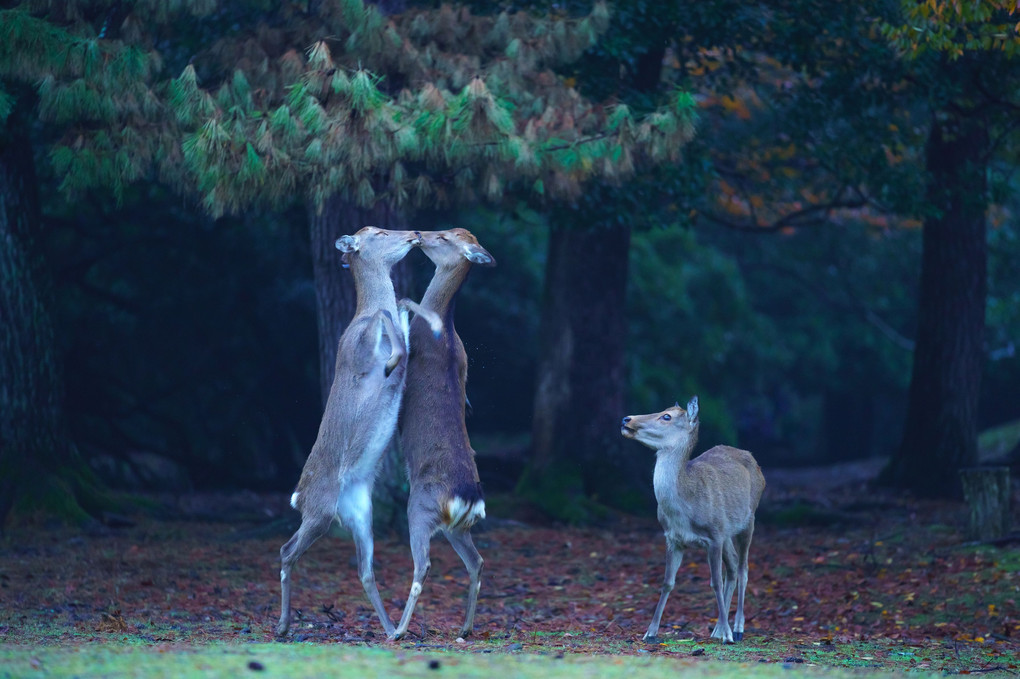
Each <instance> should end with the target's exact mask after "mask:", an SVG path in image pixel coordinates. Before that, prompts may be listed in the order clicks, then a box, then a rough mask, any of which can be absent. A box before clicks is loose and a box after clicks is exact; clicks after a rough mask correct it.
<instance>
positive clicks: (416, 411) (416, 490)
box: [393, 229, 496, 639]
mask: <svg viewBox="0 0 1020 679" xmlns="http://www.w3.org/2000/svg"><path fill="white" fill-rule="evenodd" d="M421 249H422V251H423V252H424V253H425V254H426V255H427V256H428V258H429V259H431V260H432V262H433V263H434V264H435V265H436V273H435V275H434V276H433V277H432V281H431V282H430V283H429V286H428V289H427V290H426V291H425V295H424V297H422V300H421V306H422V308H423V309H424V310H426V311H432V312H435V313H436V314H437V315H438V316H439V317H440V318H441V319H442V321H443V330H442V333H441V334H440V335H439V336H438V337H436V336H434V335H433V334H432V333H431V332H430V331H429V327H428V326H427V325H426V324H425V323H424V322H421V321H419V319H418V318H415V319H414V321H412V323H411V355H410V358H409V359H408V364H407V390H406V392H405V395H404V410H403V413H402V414H401V418H400V444H401V448H402V450H403V452H404V457H405V459H406V460H407V473H408V478H409V479H410V485H411V489H410V497H409V498H408V503H407V521H408V528H409V530H410V536H411V557H412V558H413V560H414V579H413V581H412V583H411V592H410V594H409V595H408V597H407V603H406V604H405V606H404V614H403V616H402V617H401V618H400V624H399V625H397V629H396V632H395V633H394V635H393V638H394V639H400V638H401V637H403V636H404V634H405V633H406V632H407V626H408V625H409V624H410V622H411V615H412V614H413V613H414V607H415V605H416V604H417V602H418V595H419V594H421V589H422V585H423V584H424V583H425V578H426V577H427V576H428V572H429V568H430V566H431V562H430V561H429V540H430V539H431V537H432V535H433V534H434V533H435V532H436V531H437V530H440V529H442V531H443V533H444V534H445V535H446V538H447V539H448V540H449V541H450V544H451V545H452V546H453V549H454V550H455V551H456V552H457V554H458V555H459V556H460V558H461V559H462V560H463V561H464V565H465V566H466V567H467V571H468V576H469V577H470V580H471V582H470V584H469V585H468V601H467V613H466V616H465V619H464V626H463V627H462V628H461V632H460V633H461V635H462V636H466V635H467V634H470V632H471V629H472V627H473V626H474V618H475V606H476V605H477V603H478V590H479V588H480V586H481V583H480V581H479V576H480V574H481V570H482V557H481V556H479V554H478V550H477V549H475V545H474V543H473V542H472V540H471V533H470V530H471V526H472V525H474V523H475V522H476V521H478V520H479V519H482V518H485V501H484V500H483V498H482V488H481V484H480V483H479V480H478V469H477V468H476V466H475V451H474V450H473V449H472V448H471V441H470V440H469V439H468V433H467V427H466V426H465V424H464V408H465V402H466V392H465V385H466V383H467V354H465V352H464V344H463V342H461V339H460V337H459V336H458V335H457V331H456V330H455V329H454V327H453V310H454V302H455V300H456V297H457V292H458V291H459V290H460V288H461V285H463V283H464V279H465V278H467V275H468V271H470V269H471V265H472V264H478V265H481V266H495V264H496V260H495V259H494V258H493V256H492V255H490V254H489V253H488V252H487V251H486V250H485V248H483V247H482V246H481V245H479V244H478V240H477V239H476V238H475V237H474V236H473V235H472V234H471V233H470V232H469V231H466V230H465V229H451V230H449V231H433V232H427V231H426V232H424V233H422V244H421Z"/></svg>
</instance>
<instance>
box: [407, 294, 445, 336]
mask: <svg viewBox="0 0 1020 679" xmlns="http://www.w3.org/2000/svg"><path fill="white" fill-rule="evenodd" d="M397 307H398V308H399V309H400V310H401V311H402V312H404V313H406V312H407V311H413V312H414V315H415V316H421V317H422V318H424V319H425V322H426V323H428V324H429V329H430V330H432V334H433V335H435V336H436V337H439V336H440V335H441V334H443V319H441V318H440V317H439V314H437V313H436V312H434V311H430V310H428V309H426V308H424V307H422V306H421V305H420V304H418V303H417V302H415V301H414V300H410V299H407V298H406V297H405V298H403V299H401V300H400V301H399V302H397ZM404 331H405V333H406V332H407V328H406V327H405V328H404Z"/></svg>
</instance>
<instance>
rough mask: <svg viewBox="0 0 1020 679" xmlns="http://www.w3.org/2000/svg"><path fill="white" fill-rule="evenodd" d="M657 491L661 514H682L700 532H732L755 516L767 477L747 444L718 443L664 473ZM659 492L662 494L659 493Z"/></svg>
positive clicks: (701, 534) (658, 482)
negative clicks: (743, 447)
mask: <svg viewBox="0 0 1020 679" xmlns="http://www.w3.org/2000/svg"><path fill="white" fill-rule="evenodd" d="M659 476H660V474H659V469H658V463H657V465H656V497H657V499H659V511H660V514H662V513H663V512H665V513H666V514H667V518H674V519H676V518H677V517H681V518H682V519H683V520H684V521H686V522H689V523H690V526H691V530H692V532H694V533H696V534H697V535H699V536H706V537H707V536H709V535H718V536H730V535H734V534H735V533H738V532H740V531H742V530H743V529H745V528H746V527H747V526H748V525H749V524H750V523H751V521H752V520H753V518H754V512H755V510H756V509H757V507H758V501H759V500H760V499H761V493H762V491H763V490H764V487H765V480H764V477H763V476H762V473H761V469H760V468H759V467H758V464H757V462H755V460H754V458H753V457H752V456H751V454H750V453H749V452H747V451H746V450H739V449H737V448H732V447H730V446H715V447H714V448H711V449H709V450H707V451H705V452H704V453H702V454H701V455H699V456H698V457H696V458H694V459H693V460H690V461H687V462H684V463H683V464H682V468H680V469H677V470H675V471H674V473H673V474H672V475H671V476H672V477H671V478H668V479H667V478H659ZM660 495H661V496H662V497H660Z"/></svg>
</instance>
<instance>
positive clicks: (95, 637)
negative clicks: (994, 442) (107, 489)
mask: <svg viewBox="0 0 1020 679" xmlns="http://www.w3.org/2000/svg"><path fill="white" fill-rule="evenodd" d="M872 471H873V470H872V469H871V467H869V466H868V463H863V464H857V465H849V466H845V467H841V468H826V469H818V470H799V471H782V470H774V471H770V470H765V472H766V477H767V479H768V481H769V489H768V490H767V492H766V497H765V499H764V500H763V502H762V506H761V507H760V509H759V521H758V528H757V530H756V531H755V534H754V543H753V545H752V547H751V564H750V578H749V583H748V595H747V604H746V613H747V628H746V632H745V636H744V640H743V641H742V642H741V643H737V644H733V645H725V646H724V645H722V644H719V643H718V642H716V641H715V640H711V639H709V637H708V634H709V630H710V628H711V626H712V625H713V624H714V622H715V603H714V597H713V595H712V592H711V589H710V587H709V573H708V566H707V563H706V556H705V554H704V552H703V550H691V551H689V552H688V554H687V556H686V559H685V562H684V565H683V567H682V568H681V570H680V573H679V575H678V578H677V584H676V588H675V589H674V591H673V594H672V596H671V598H670V600H669V604H668V605H667V607H666V613H665V615H664V616H663V625H662V629H661V630H660V637H659V642H658V643H656V644H646V643H644V642H643V641H642V640H641V636H642V633H643V632H644V630H645V628H646V627H647V625H648V622H649V619H650V617H651V614H652V611H653V610H654V607H655V603H656V600H657V598H658V588H659V583H660V582H661V578H662V571H663V567H664V553H665V548H664V543H663V539H662V535H661V531H660V529H659V527H658V524H657V522H656V521H655V519H654V518H653V517H649V518H647V519H638V518H634V517H617V518H616V519H614V520H613V521H611V522H610V523H608V524H606V525H604V526H600V527H594V528H569V527H562V526H551V525H544V524H542V523H541V522H538V521H536V520H535V519H534V517H533V516H531V515H528V514H525V513H520V512H517V511H516V510H514V509H513V501H512V498H510V497H501V496H494V497H493V498H491V502H490V504H489V514H490V517H501V514H500V511H499V510H500V509H501V508H502V509H504V510H505V512H506V513H504V514H502V517H506V516H507V515H511V516H513V515H515V514H516V516H517V517H518V518H490V519H489V520H487V521H486V522H485V524H484V525H482V526H480V527H476V531H475V543H476V545H477V547H478V549H479V551H480V552H481V554H482V556H483V557H484V559H485V567H484V572H483V578H482V589H481V593H480V598H479V604H478V612H477V617H476V625H475V633H474V635H472V636H470V637H468V638H467V639H466V640H464V639H458V638H457V632H456V631H457V629H458V628H459V625H460V623H461V622H462V616H463V606H464V597H465V589H466V584H467V577H466V573H465V570H464V568H463V566H462V564H461V562H460V560H459V559H458V558H457V556H456V554H455V553H454V552H453V550H452V549H451V548H450V547H449V545H448V544H446V542H445V540H441V538H437V539H436V540H434V541H433V543H432V556H431V558H432V570H431V574H430V576H429V580H428V581H427V583H426V584H425V588H424V591H423V593H422V595H421V598H420V600H419V603H418V608H417V610H416V613H415V616H414V618H413V620H412V625H411V630H410V634H409V637H408V638H407V639H405V640H403V641H400V642H389V641H387V640H386V639H385V637H384V635H383V634H382V631H381V627H380V625H379V623H378V620H377V619H376V618H375V615H374V613H373V611H372V609H371V607H370V606H369V604H368V602H367V600H366V598H365V595H364V593H363V591H362V588H361V584H360V582H359V580H358V578H357V574H356V566H355V556H354V545H353V543H351V542H350V541H349V540H347V539H337V538H336V537H328V538H325V539H323V540H320V541H319V542H318V543H316V544H315V545H314V546H313V547H312V548H311V549H310V550H309V551H308V553H306V554H305V556H304V557H303V558H302V559H301V561H300V562H299V563H298V565H297V567H296V568H295V570H294V574H293V578H294V580H293V583H294V600H293V606H294V608H295V609H296V612H295V620H294V623H293V624H292V629H291V633H290V635H289V636H288V637H287V643H283V644H281V643H273V644H265V643H263V642H272V641H273V636H272V629H273V625H274V623H275V622H276V620H277V618H278V616H279V580H278V572H279V570H278V569H279V563H278V560H279V556H278V555H279V548H280V545H281V544H282V543H283V542H284V541H285V540H286V539H287V538H288V537H289V534H290V531H291V530H292V529H293V527H294V525H295V523H294V520H295V518H296V514H295V513H293V512H290V511H288V510H286V509H285V502H286V498H285V497H283V496H276V495H272V496H270V495H254V494H251V493H247V494H241V495H239V496H229V497H228V496H201V497H200V496H191V497H188V498H178V504H177V507H178V508H179V509H180V508H181V507H187V508H188V510H187V511H186V512H184V513H183V514H179V515H178V516H177V517H176V518H174V519H170V520H167V519H162V520H157V519H152V518H142V517H131V520H130V521H125V522H123V523H124V524H125V525H120V526H119V527H111V526H102V527H97V528H95V529H93V530H88V531H82V530H72V529H69V528H66V527H57V526H49V527H47V526H35V527H30V528H20V529H15V530H13V531H11V532H9V533H8V534H7V536H5V538H3V540H2V541H0V677H3V676H5V670H4V669H3V667H4V658H5V654H6V656H7V659H8V660H9V661H10V662H11V663H13V664H10V665H8V667H15V668H18V667H20V668H22V669H23V670H25V672H24V673H19V672H17V671H15V672H14V673H13V674H12V673H11V670H7V676H31V675H32V674H33V673H32V672H31V669H32V668H35V669H40V670H41V669H45V667H46V666H47V663H48V662H50V661H49V660H48V659H47V657H48V656H47V654H50V653H56V654H59V653H67V652H74V651H75V650H76V649H77V650H82V649H95V648H97V647H101V648H129V649H139V648H144V649H149V650H153V651H155V652H158V653H168V652H169V653H171V654H172V652H175V651H177V650H179V649H182V648H187V649H191V651H194V649H199V651H200V650H201V648H203V647H212V648H219V645H226V647H229V648H232V649H234V651H231V652H236V649H237V648H240V647H244V648H251V649H253V650H252V651H250V652H249V653H251V652H255V653H265V652H271V651H265V650H264V649H265V648H267V647H268V648H270V649H272V648H282V647H296V646H300V647H316V648H318V647H320V646H330V645H335V644H345V645H348V646H351V647H357V646H367V647H373V648H376V649H386V650H387V651H388V655H386V658H387V662H391V663H397V664H399V665H403V664H404V663H405V662H410V661H414V662H418V660H421V663H419V664H421V666H422V667H425V666H426V665H427V664H428V663H438V660H430V658H433V659H434V658H440V657H441V658H442V659H443V662H445V663H447V664H448V665H449V664H454V665H456V664H457V663H458V662H468V661H467V660H461V661H458V660H457V658H464V654H468V655H471V654H513V655H522V654H523V655H528V654H539V655H542V656H545V657H548V658H550V659H560V658H563V657H566V658H567V659H568V660H570V659H571V658H576V657H577V654H597V655H599V656H604V657H608V658H612V659H614V660H613V661H612V662H616V661H617V660H619V659H620V658H624V659H625V660H626V657H627V656H636V657H640V658H645V659H648V658H651V657H652V656H662V657H667V658H673V659H676V660H677V661H683V662H684V663H691V664H693V665H699V664H702V663H706V662H709V663H710V662H711V661H712V660H713V659H714V660H726V661H736V662H738V663H740V666H741V667H744V668H747V667H750V665H749V664H754V667H755V668H758V667H759V665H760V664H763V663H776V664H778V665H779V666H782V667H787V668H791V667H806V666H809V665H816V666H823V667H826V668H871V669H876V668H881V669H885V670H895V671H911V670H929V671H932V672H939V673H943V674H944V673H964V674H967V673H970V674H977V673H981V674H990V675H993V676H1002V677H1006V676H1014V675H1017V674H1018V673H1020V606H1018V604H1017V602H1018V600H1020V541H1013V542H1009V541H1006V542H1004V543H1003V544H999V545H997V546H996V545H987V544H974V543H969V542H967V541H966V538H965V535H964V532H965V528H966V522H967V511H966V508H965V506H964V505H963V504H961V503H952V502H923V501H919V500H915V499H912V498H910V497H907V496H904V495H903V494H898V493H890V492H886V491H880V490H875V489H873V488H870V487H869V486H867V485H866V483H867V479H868V478H869V476H870V474H871V472H872ZM1014 507H1020V502H1014ZM1014 514H1015V515H1014V517H1013V521H1014V526H1020V520H1018V519H1020V516H1017V515H1016V512H1014ZM210 516H218V517H219V519H220V520H211V519H210ZM189 517H190V518H189ZM522 518H523V519H526V520H522ZM115 523H116V522H115ZM375 553H376V559H375V564H376V579H377V581H378V584H379V589H380V591H381V593H382V594H383V599H384V601H385V603H386V606H387V608H388V610H389V611H390V614H391V616H392V617H393V618H397V617H399V614H400V611H401V610H402V607H403V603H404V598H405V596H406V594H407V588H408V586H409V585H410V579H411V577H410V576H411V559H410V555H409V552H408V548H407V545H406V543H405V542H404V541H403V540H402V539H401V538H400V537H399V536H396V535H383V536H380V537H378V538H377V541H376V551H375ZM731 619H732V618H731ZM250 644H254V645H251V646H249V645H250ZM191 651H189V652H191ZM288 652H290V651H288ZM301 652H302V653H305V652H308V653H314V652H315V651H310V650H309V651H301ZM345 652H346V651H345ZM349 652H350V653H354V654H355V656H351V658H355V657H360V656H356V654H357V653H360V651H357V650H356V649H354V648H351V649H349ZM373 652H374V651H373ZM481 660H484V659H483V658H480V659H476V661H479V662H480V661H481ZM471 662H475V661H471ZM655 662H658V661H655ZM19 663H20V664H19ZM256 665H258V667H255V666H256ZM435 666H436V667H438V664H436V665H435ZM734 666H736V665H734ZM249 667H250V668H253V669H261V664H260V662H258V661H256V660H252V661H251V662H250V663H249ZM467 667H468V665H465V671H466V668H467ZM25 668H28V669H25ZM492 671H493V670H492V669H491V668H490V669H489V670H486V671H482V672H481V673H480V674H479V675H478V676H485V675H486V672H488V673H489V674H491V673H492ZM79 674H80V672H79ZM462 674H463V673H462ZM744 674H745V675H746V674H747V673H746V672H744ZM281 676H285V675H281ZM464 676H474V675H471V674H470V673H467V674H464ZM508 676H509V675H508ZM762 676H766V675H762Z"/></svg>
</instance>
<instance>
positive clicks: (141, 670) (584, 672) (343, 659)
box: [0, 643, 917, 679]
mask: <svg viewBox="0 0 1020 679" xmlns="http://www.w3.org/2000/svg"><path fill="white" fill-rule="evenodd" d="M674 645H675V646H681V645H683V644H674ZM715 648H722V647H718V646H717V647H715ZM728 648H736V647H728ZM752 653H753V652H752ZM792 666H796V667H797V669H798V670H800V673H802V674H804V675H808V676H825V677H829V678H830V679H841V678H842V677H847V678H848V679H849V678H850V677H861V676H865V675H864V674H862V673H861V672H854V673H850V672H846V671H838V670H836V671H834V670H827V671H824V673H823V672H821V671H818V670H816V669H815V668H811V667H807V666H802V665H801V664H800V663H781V664H772V663H761V662H757V661H754V662H716V661H712V660H710V659H705V658H703V657H698V656H691V655H689V654H684V655H681V654H677V653H668V654H656V655H653V654H649V655H647V656H640V655H639V656H607V655H596V656H582V655H562V654H557V655H536V654H531V653H507V652H490V653H472V652H450V651H445V652H430V651H416V650H414V649H411V650H390V649H378V648H363V647H350V646H338V645H321V644H315V645H312V644H275V643H253V644H247V645H230V644H222V645H221V644H216V645H211V646H204V647H175V646H169V645H167V646H153V647H148V648H141V647H137V646H135V647H131V646H121V645H93V646H81V647H77V648H56V649H54V648H34V649H30V648H24V647H14V646H0V667H3V669H0V677H3V678H5V679H6V678H7V677H11V678H15V677H39V676H48V677H60V676H75V677H108V676H116V677H146V678H152V679H157V678H160V677H167V678H168V679H169V678H173V679H186V678H187V677H219V676H229V677H234V678H236V677H240V676H251V677H323V676H331V677H441V676H444V675H446V676H456V677H463V678H467V679H470V678H472V677H479V678H480V679H481V678H485V679H488V678H489V677H501V678H502V679H512V678H516V677H520V678H525V679H527V678H531V677H536V678H539V677H542V678H544V677H565V678H567V679H570V678H574V677H578V678H580V677H601V678H605V679H614V678H616V677H619V678H621V679H623V678H629V677H632V676H634V675H635V673H639V674H640V676H641V677H642V679H655V678H657V677H663V678H664V679H665V678H667V677H668V678H669V679H674V678H675V677H676V676H677V673H678V672H682V673H684V675H685V676H694V677H724V678H728V677H734V678H736V677H740V678H748V679H756V678H759V677H760V678H762V679H765V678H769V677H780V676H788V675H789V669H791V667H792ZM866 676H883V677H884V676H890V677H891V676H896V675H895V674H892V673H889V672H874V673H868V674H867V675H866ZM914 676H917V675H916V674H915V675H914Z"/></svg>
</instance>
